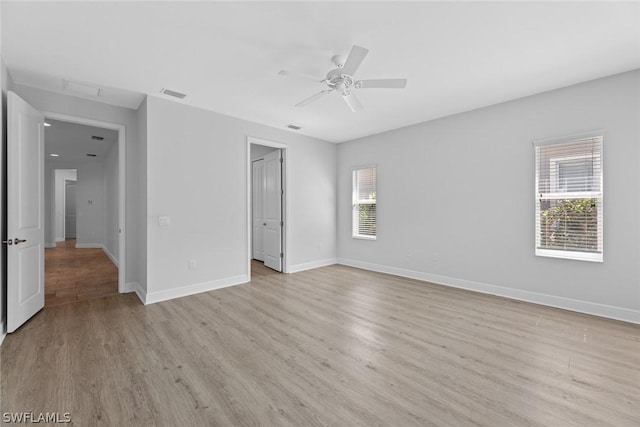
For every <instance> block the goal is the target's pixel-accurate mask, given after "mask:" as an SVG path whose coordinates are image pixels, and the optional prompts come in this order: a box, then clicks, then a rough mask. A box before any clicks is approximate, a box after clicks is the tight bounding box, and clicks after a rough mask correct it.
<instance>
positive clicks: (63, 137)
mask: <svg viewBox="0 0 640 427" xmlns="http://www.w3.org/2000/svg"><path fill="white" fill-rule="evenodd" d="M45 122H46V123H48V124H50V125H51V126H48V127H45V128H44V149H45V159H46V161H47V162H52V163H62V162H65V164H66V163H67V162H74V163H78V162H87V161H97V162H102V161H104V159H105V157H106V156H107V154H108V153H109V150H111V148H113V147H114V146H115V144H116V143H117V141H118V131H116V130H111V129H102V128H97V127H93V126H86V125H80V124H76V123H69V122H62V121H58V120H52V119H45ZM94 135H95V136H101V137H103V138H104V140H102V141H96V140H93V139H91V137H92V136H94ZM51 154H58V156H57V157H51ZM87 154H95V155H96V157H88V156H87Z"/></svg>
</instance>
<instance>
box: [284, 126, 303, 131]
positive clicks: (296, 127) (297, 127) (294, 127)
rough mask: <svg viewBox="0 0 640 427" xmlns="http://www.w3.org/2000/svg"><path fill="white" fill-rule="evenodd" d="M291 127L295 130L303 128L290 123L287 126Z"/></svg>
mask: <svg viewBox="0 0 640 427" xmlns="http://www.w3.org/2000/svg"><path fill="white" fill-rule="evenodd" d="M287 127H288V128H289V129H293V130H300V129H302V128H301V127H300V126H296V125H288V126H287Z"/></svg>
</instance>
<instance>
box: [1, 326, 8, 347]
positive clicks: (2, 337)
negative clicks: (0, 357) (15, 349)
mask: <svg viewBox="0 0 640 427" xmlns="http://www.w3.org/2000/svg"><path fill="white" fill-rule="evenodd" d="M6 336H7V330H6V329H5V328H4V320H2V321H0V346H1V345H2V342H3V341H4V339H5V337H6Z"/></svg>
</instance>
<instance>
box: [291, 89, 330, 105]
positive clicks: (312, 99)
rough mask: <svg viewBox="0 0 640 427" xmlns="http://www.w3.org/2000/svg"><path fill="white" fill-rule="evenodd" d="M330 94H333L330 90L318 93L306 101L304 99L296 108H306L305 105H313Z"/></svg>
mask: <svg viewBox="0 0 640 427" xmlns="http://www.w3.org/2000/svg"><path fill="white" fill-rule="evenodd" d="M329 92H331V91H330V90H322V91H320V92H318V93H316V94H315V95H312V96H310V97H308V98H306V99H303V100H302V101H300V102H298V103H297V104H296V107H304V106H305V105H308V104H311V103H312V102H314V101H316V100H318V99H320V98H322V97H323V96H324V95H326V94H328V93H329Z"/></svg>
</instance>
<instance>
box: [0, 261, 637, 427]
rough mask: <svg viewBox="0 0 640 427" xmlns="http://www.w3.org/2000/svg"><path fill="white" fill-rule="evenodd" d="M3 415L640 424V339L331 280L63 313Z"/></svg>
mask: <svg viewBox="0 0 640 427" xmlns="http://www.w3.org/2000/svg"><path fill="white" fill-rule="evenodd" d="M0 354H1V361H0V368H1V371H0V376H1V389H0V392H1V394H0V396H1V399H2V401H1V408H2V412H16V411H17V412H20V411H32V412H36V413H37V412H54V411H59V412H69V413H70V414H71V417H72V420H73V424H74V425H79V426H296V427H300V426H367V427H369V426H476V425H485V426H580V427H585V426H638V425H640V327H639V326H637V325H632V324H627V323H623V322H617V321H612V320H606V319H602V318H597V317H591V316H587V315H581V314H577V313H572V312H568V311H563V310H558V309H553V308H548V307H543V306H537V305H534V304H528V303H522V302H516V301H512V300H509V299H504V298H498V297H492V296H488V295H483V294H477V293H473V292H468V291H463V290H458V289H451V288H446V287H441V286H437V285H432V284H429V283H424V282H419V281H416V280H411V279H405V278H400V277H394V276H390V275H385V274H380V273H372V272H367V271H363V270H358V269H354V268H350V267H345V266H337V265H336V266H329V267H324V268H319V269H315V270H309V271H305V272H300V273H296V274H288V275H287V274H278V273H275V272H272V271H271V270H268V269H266V268H265V267H263V266H261V265H260V264H258V263H254V267H253V280H252V282H251V283H248V284H245V285H239V286H234V287H229V288H225V289H220V290H216V291H213V292H207V293H204V294H199V295H194V296H190V297H185V298H180V299H177V300H173V301H166V302H162V303H158V304H153V305H150V306H146V307H145V306H143V305H142V304H141V303H140V302H139V301H138V299H137V297H136V296H135V295H134V294H125V295H116V296H111V297H106V298H100V299H92V300H89V301H83V302H78V303H74V304H67V305H62V306H58V307H47V308H45V309H44V310H43V311H42V312H41V313H39V314H38V315H36V316H35V317H34V318H33V319H32V320H30V321H29V322H28V323H27V324H26V325H24V326H23V327H22V328H21V329H20V330H19V331H18V332H16V333H14V334H11V335H9V336H7V338H6V339H5V342H4V344H3V345H2V348H1V353H0Z"/></svg>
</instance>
